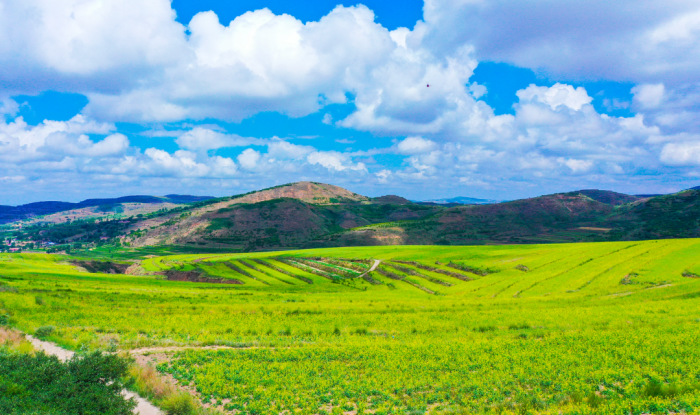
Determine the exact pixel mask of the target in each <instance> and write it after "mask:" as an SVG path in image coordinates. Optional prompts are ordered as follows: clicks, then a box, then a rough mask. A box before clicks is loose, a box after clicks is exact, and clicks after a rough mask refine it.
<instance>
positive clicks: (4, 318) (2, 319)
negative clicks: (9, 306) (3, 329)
mask: <svg viewBox="0 0 700 415" xmlns="http://www.w3.org/2000/svg"><path fill="white" fill-rule="evenodd" d="M9 324H10V316H8V315H7V314H0V326H7V325H9Z"/></svg>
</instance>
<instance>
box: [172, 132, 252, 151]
mask: <svg viewBox="0 0 700 415" xmlns="http://www.w3.org/2000/svg"><path fill="white" fill-rule="evenodd" d="M175 142H176V143H177V145H178V146H180V147H181V148H184V149H187V150H205V151H206V150H214V149H217V148H222V147H242V146H248V145H251V144H262V143H264V142H263V141H262V140H258V139H255V138H246V137H241V136H239V135H236V134H224V133H221V132H218V131H214V130H211V129H208V128H202V127H195V128H193V129H191V130H189V131H187V132H185V133H184V134H182V135H180V136H179V137H178V138H177V139H176V140H175Z"/></svg>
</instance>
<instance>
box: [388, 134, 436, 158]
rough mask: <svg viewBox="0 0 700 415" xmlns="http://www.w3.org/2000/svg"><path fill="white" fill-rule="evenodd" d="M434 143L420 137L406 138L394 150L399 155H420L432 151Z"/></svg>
mask: <svg viewBox="0 0 700 415" xmlns="http://www.w3.org/2000/svg"><path fill="white" fill-rule="evenodd" d="M435 147H436V145H435V142H434V141H431V140H426V139H425V138H422V137H407V138H406V139H404V140H403V141H401V142H400V143H399V144H398V145H397V146H396V148H397V149H398V150H399V153H401V154H421V153H426V152H428V151H431V150H433V149H434V148H435Z"/></svg>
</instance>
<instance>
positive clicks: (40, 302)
mask: <svg viewBox="0 0 700 415" xmlns="http://www.w3.org/2000/svg"><path fill="white" fill-rule="evenodd" d="M34 302H35V303H36V305H44V299H43V298H42V297H39V296H36V297H34Z"/></svg>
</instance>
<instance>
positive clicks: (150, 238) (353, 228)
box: [25, 182, 700, 252]
mask: <svg viewBox="0 0 700 415" xmlns="http://www.w3.org/2000/svg"><path fill="white" fill-rule="evenodd" d="M699 194H700V191H698V190H687V191H684V192H680V193H677V194H674V195H665V196H659V197H651V198H640V197H636V196H630V195H625V194H621V193H615V192H610V191H601V190H581V191H576V192H569V193H560V194H554V195H545V196H540V197H535V198H529V199H522V200H515V201H510V202H503V203H495V204H484V205H457V206H449V205H448V206H442V205H437V204H424V203H412V202H410V201H408V200H406V199H404V198H402V197H400V196H393V195H391V196H382V197H377V198H368V197H365V196H361V195H358V194H356V193H352V192H350V191H348V190H345V189H343V188H340V187H337V186H332V185H326V184H321V183H312V182H299V183H291V184H287V185H283V186H277V187H273V188H270V189H264V190H261V191H257V192H251V193H247V194H243V195H237V196H232V197H228V198H219V199H211V200H207V201H204V202H199V203H194V204H189V205H181V206H179V207H177V208H175V209H172V210H170V211H165V212H162V211H159V212H153V214H147V215H140V216H132V217H131V218H129V219H127V220H112V221H103V222H97V223H91V224H85V223H74V224H65V225H60V226H53V227H49V228H46V227H43V228H28V229H27V230H26V231H25V236H27V235H28V237H30V238H31V240H33V241H51V242H55V243H60V244H66V243H85V242H88V243H93V244H94V243H95V242H96V241H97V242H100V243H101V244H114V243H115V242H117V241H118V242H119V243H120V244H124V245H127V246H131V247H134V248H145V247H154V246H171V247H180V248H178V249H184V250H187V249H192V250H197V251H198V252H201V251H202V250H205V251H206V250H212V251H229V252H241V251H246V252H248V251H259V250H278V249H289V248H316V247H332V246H368V245H399V244H410V245H415V244H425V245H436V244H437V245H473V244H493V243H508V244H513V243H556V242H582V241H591V242H592V241H616V240H640V239H655V238H675V237H696V236H700V228H699V226H700V224H699V223H698V221H699V220H700V219H699V218H700V200H699ZM101 241H104V242H101Z"/></svg>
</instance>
